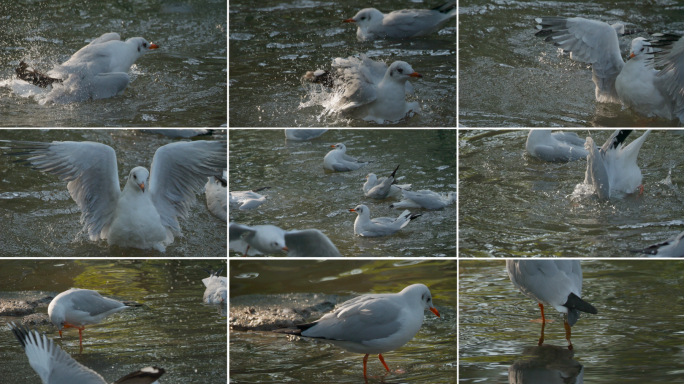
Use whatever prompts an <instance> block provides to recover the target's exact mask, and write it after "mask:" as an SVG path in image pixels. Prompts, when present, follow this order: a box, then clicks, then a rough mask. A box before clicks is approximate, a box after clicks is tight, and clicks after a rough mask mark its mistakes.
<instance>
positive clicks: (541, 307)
mask: <svg viewBox="0 0 684 384" xmlns="http://www.w3.org/2000/svg"><path fill="white" fill-rule="evenodd" d="M538 304H539V309H541V315H542V317H541V319H536V320H530V321H531V322H533V323H542V324H543V323H552V322H553V320H551V319H549V320H546V317H544V304H542V303H538Z"/></svg>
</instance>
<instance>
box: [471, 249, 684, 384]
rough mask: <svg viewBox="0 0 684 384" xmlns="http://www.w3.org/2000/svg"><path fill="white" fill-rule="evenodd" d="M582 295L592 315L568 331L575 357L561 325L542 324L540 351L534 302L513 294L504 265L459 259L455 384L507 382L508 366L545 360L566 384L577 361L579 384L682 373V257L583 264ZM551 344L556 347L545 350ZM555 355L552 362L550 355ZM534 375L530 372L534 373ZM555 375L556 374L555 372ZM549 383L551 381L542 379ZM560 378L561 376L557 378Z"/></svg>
mask: <svg viewBox="0 0 684 384" xmlns="http://www.w3.org/2000/svg"><path fill="white" fill-rule="evenodd" d="M582 272H583V275H584V284H583V289H582V298H583V299H584V300H586V301H587V302H589V303H591V304H593V305H594V306H595V307H596V308H597V310H598V314H597V315H585V314H582V317H581V318H580V319H579V321H578V322H577V323H576V324H575V326H573V328H572V344H573V347H574V349H573V352H572V353H574V355H573V354H572V353H571V352H569V351H568V350H567V342H566V340H565V331H564V329H563V320H562V317H561V315H560V314H558V312H556V311H555V310H554V309H549V310H548V311H545V312H547V313H548V314H550V316H549V317H551V318H553V319H554V322H552V323H550V324H547V325H546V327H545V332H544V336H545V341H544V344H545V348H544V349H539V348H538V347H537V344H538V339H539V335H540V331H541V324H539V323H533V322H530V320H531V319H537V318H539V317H540V316H539V308H538V306H537V303H536V302H534V301H533V300H531V299H529V298H527V297H526V296H524V295H523V294H521V293H520V292H519V291H517V290H516V289H515V287H514V286H513V284H512V283H511V282H510V280H509V278H508V275H507V274H506V265H505V262H504V261H503V260H501V261H492V260H487V261H484V260H478V261H470V260H461V261H460V262H459V292H460V295H459V299H460V301H459V320H460V327H459V331H460V333H459V345H460V349H459V357H460V368H459V378H460V380H459V382H460V383H508V382H509V381H508V377H507V375H508V369H509V367H510V366H511V365H513V364H514V363H516V366H517V367H520V366H521V364H522V363H523V362H525V361H530V360H532V359H531V357H530V356H531V355H533V354H536V355H537V356H538V357H543V359H546V360H547V362H546V364H545V367H538V369H537V370H536V377H544V376H542V373H543V372H544V368H555V369H562V370H565V374H566V375H567V376H566V379H565V381H555V380H553V381H552V380H550V379H547V380H537V381H534V380H530V381H525V383H528V382H529V383H539V384H551V383H569V382H575V381H572V379H571V378H570V377H572V376H573V375H571V374H570V372H572V369H569V368H572V367H573V366H574V368H573V369H576V368H577V364H579V365H581V366H582V368H583V376H584V381H576V383H578V384H579V383H582V382H586V383H672V382H676V381H678V380H679V378H680V377H681V372H682V370H683V369H684V363H683V360H682V358H681V349H680V346H681V320H680V319H681V315H682V314H684V307H682V302H681V300H679V299H678V289H677V288H676V287H678V286H680V284H681V283H682V280H681V279H682V276H683V275H684V263H682V262H681V261H679V260H671V261H659V260H648V261H644V260H628V261H625V260H620V261H582ZM546 346H553V347H546ZM554 357H557V358H554ZM532 372H533V371H528V375H529V376H532V377H534V376H535V375H532V374H531V373H532ZM555 376H556V377H557V378H558V377H559V375H558V373H557V374H556V375H555ZM546 377H547V378H548V377H549V376H546ZM556 380H558V379H556Z"/></svg>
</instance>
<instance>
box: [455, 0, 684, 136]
mask: <svg viewBox="0 0 684 384" xmlns="http://www.w3.org/2000/svg"><path fill="white" fill-rule="evenodd" d="M459 5H460V7H459V20H460V22H461V23H460V25H459V33H460V35H459V36H460V44H459V47H460V51H459V65H460V66H459V70H460V71H459V92H460V94H459V95H460V97H459V123H460V124H462V125H464V126H473V127H534V126H541V127H554V126H570V127H577V126H605V127H628V126H656V127H664V126H676V125H677V124H678V122H677V121H669V120H663V119H647V118H644V117H642V116H639V115H637V114H636V113H635V112H632V111H630V110H622V106H621V105H619V104H606V103H597V102H596V98H595V96H594V83H593V81H592V80H591V69H590V68H589V66H588V65H586V64H582V63H577V62H574V61H572V60H570V59H569V58H568V57H567V56H561V55H560V54H559V52H558V49H557V47H555V46H553V45H552V44H549V43H546V42H544V41H543V39H542V38H539V37H535V36H534V33H535V29H534V27H535V25H536V23H535V22H534V19H535V18H537V17H550V16H563V17H584V18H587V19H594V20H600V21H604V22H607V23H608V24H613V23H617V22H621V23H624V24H627V27H628V28H632V29H637V28H638V29H641V30H647V31H650V32H674V33H679V34H682V32H684V21H682V20H683V19H682V14H683V12H684V6H683V5H682V4H681V3H680V2H677V1H669V0H664V1H656V2H650V3H645V2H642V1H637V0H629V1H617V2H616V1H606V0H598V1H594V0H591V1H589V0H578V1H572V2H556V1H550V2H549V1H545V2H538V1H494V2H491V1H485V0H465V1H461V2H460V3H459ZM638 36H642V37H648V36H647V34H645V33H641V34H638V35H632V36H626V37H623V38H621V39H620V41H621V47H622V49H621V51H622V52H623V59H626V58H627V56H628V55H629V45H630V44H631V41H632V38H634V37H638Z"/></svg>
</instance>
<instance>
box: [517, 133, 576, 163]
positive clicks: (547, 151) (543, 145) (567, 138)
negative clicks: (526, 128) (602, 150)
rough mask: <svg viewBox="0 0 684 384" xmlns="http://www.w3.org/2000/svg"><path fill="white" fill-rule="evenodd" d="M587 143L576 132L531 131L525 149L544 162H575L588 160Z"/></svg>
mask: <svg viewBox="0 0 684 384" xmlns="http://www.w3.org/2000/svg"><path fill="white" fill-rule="evenodd" d="M585 142H586V140H584V139H580V138H579V136H577V134H576V133H575V132H553V133H551V130H550V129H530V133H529V134H528V135H527V142H526V143H525V148H526V149H527V153H529V154H530V155H531V156H533V157H536V158H538V159H541V160H544V161H575V160H579V159H586V158H587V155H588V154H589V152H587V150H586V149H584V143H585Z"/></svg>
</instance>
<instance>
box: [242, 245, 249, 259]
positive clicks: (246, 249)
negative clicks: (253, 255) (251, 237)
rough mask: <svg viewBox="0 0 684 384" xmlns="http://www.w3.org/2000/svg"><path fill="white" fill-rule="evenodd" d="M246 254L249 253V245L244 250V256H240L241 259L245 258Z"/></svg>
mask: <svg viewBox="0 0 684 384" xmlns="http://www.w3.org/2000/svg"><path fill="white" fill-rule="evenodd" d="M247 252H249V245H248V246H247V248H245V254H244V255H242V257H245V256H247Z"/></svg>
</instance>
